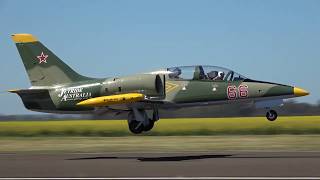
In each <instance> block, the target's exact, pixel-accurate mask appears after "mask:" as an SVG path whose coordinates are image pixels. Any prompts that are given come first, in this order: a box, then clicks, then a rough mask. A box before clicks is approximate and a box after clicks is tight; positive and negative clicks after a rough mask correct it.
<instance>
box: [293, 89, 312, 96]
mask: <svg viewBox="0 0 320 180" xmlns="http://www.w3.org/2000/svg"><path fill="white" fill-rule="evenodd" d="M293 93H294V95H295V96H297V97H298V96H307V95H309V94H310V93H309V92H308V91H306V90H304V89H301V88H297V87H294V88H293Z"/></svg>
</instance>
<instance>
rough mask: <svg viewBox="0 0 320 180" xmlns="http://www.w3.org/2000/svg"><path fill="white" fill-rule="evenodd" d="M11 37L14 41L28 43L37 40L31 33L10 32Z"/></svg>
mask: <svg viewBox="0 0 320 180" xmlns="http://www.w3.org/2000/svg"><path fill="white" fill-rule="evenodd" d="M11 38H12V40H13V41H14V42H15V43H28V42H36V41H38V39H37V38H36V37H34V36H33V35H32V34H12V35H11Z"/></svg>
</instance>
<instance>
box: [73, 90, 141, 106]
mask: <svg viewBox="0 0 320 180" xmlns="http://www.w3.org/2000/svg"><path fill="white" fill-rule="evenodd" d="M142 100H144V95H143V94H140V93H128V94H118V95H110V96H101V97H96V98H91V99H87V100H84V101H81V102H79V103H78V104H77V105H78V106H90V107H101V106H109V105H115V104H127V103H133V102H137V101H142Z"/></svg>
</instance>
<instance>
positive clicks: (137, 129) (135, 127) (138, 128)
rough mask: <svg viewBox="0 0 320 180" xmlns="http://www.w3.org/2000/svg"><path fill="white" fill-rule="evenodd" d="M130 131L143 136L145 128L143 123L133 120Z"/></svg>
mask: <svg viewBox="0 0 320 180" xmlns="http://www.w3.org/2000/svg"><path fill="white" fill-rule="evenodd" d="M129 130H130V131H131V132H132V133H133V134H141V133H142V132H143V130H144V126H143V123H142V122H139V121H136V120H133V121H131V122H130V123H129Z"/></svg>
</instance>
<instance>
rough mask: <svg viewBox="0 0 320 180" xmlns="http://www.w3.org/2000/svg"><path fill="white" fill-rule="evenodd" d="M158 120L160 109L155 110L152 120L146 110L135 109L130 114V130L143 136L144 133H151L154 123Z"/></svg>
mask: <svg viewBox="0 0 320 180" xmlns="http://www.w3.org/2000/svg"><path fill="white" fill-rule="evenodd" d="M158 120H159V115H158V109H154V110H153V115H152V118H149V117H148V114H147V112H146V111H145V110H144V109H136V108H134V109H133V110H132V111H131V112H130V113H129V114H128V126H129V130H130V131H131V132H132V133H134V134H141V133H142V132H147V131H150V130H151V129H152V128H153V126H154V123H155V122H156V121H158Z"/></svg>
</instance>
